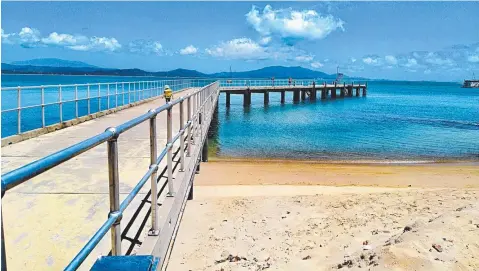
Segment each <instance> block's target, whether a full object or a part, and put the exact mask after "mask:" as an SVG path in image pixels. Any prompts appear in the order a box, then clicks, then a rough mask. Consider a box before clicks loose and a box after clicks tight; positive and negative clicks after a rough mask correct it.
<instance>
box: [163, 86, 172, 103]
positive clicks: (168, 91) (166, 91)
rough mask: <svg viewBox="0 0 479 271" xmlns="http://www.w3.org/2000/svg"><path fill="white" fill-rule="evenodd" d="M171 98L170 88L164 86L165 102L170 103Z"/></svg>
mask: <svg viewBox="0 0 479 271" xmlns="http://www.w3.org/2000/svg"><path fill="white" fill-rule="evenodd" d="M171 98H173V91H171V89H170V86H168V85H166V86H165V100H166V102H167V103H169V102H170V101H171Z"/></svg>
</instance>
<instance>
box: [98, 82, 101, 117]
mask: <svg viewBox="0 0 479 271" xmlns="http://www.w3.org/2000/svg"><path fill="white" fill-rule="evenodd" d="M100 88H101V85H100V83H98V112H100V111H101V97H100V96H101V93H100Z"/></svg>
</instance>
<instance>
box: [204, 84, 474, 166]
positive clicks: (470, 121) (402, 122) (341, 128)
mask: <svg viewBox="0 0 479 271" xmlns="http://www.w3.org/2000/svg"><path fill="white" fill-rule="evenodd" d="M460 86H461V85H460V84H459V83H431V82H429V83H427V82H370V83H369V85H368V87H369V88H368V95H367V97H348V98H344V99H340V98H339V99H336V100H326V101H321V100H318V101H316V102H303V103H299V104H292V102H291V101H292V95H291V94H290V95H289V96H288V95H287V97H286V101H287V103H286V104H284V105H281V104H280V95H279V94H270V104H269V106H266V107H265V106H264V105H263V95H262V94H253V97H252V106H251V107H250V108H248V109H245V108H243V106H242V102H243V100H242V96H239V95H232V96H231V108H230V109H227V108H226V107H225V98H224V94H223V95H222V96H223V97H221V98H220V106H219V112H218V121H219V128H218V134H217V138H215V140H214V141H215V142H216V144H217V145H218V150H217V155H218V156H220V157H221V156H223V157H256V158H287V159H314V160H318V159H319V160H358V159H366V160H410V161H411V160H413V161H423V160H426V161H427V160H441V159H467V160H469V159H470V160H478V159H479V89H463V88H461V87H460Z"/></svg>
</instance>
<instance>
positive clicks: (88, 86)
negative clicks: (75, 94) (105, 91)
mask: <svg viewBox="0 0 479 271" xmlns="http://www.w3.org/2000/svg"><path fill="white" fill-rule="evenodd" d="M86 97H87V101H88V115H90V84H87V89H86Z"/></svg>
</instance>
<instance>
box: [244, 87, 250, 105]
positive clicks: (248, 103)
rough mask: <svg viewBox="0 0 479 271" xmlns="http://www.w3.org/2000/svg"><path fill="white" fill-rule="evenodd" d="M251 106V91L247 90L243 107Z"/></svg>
mask: <svg viewBox="0 0 479 271" xmlns="http://www.w3.org/2000/svg"><path fill="white" fill-rule="evenodd" d="M250 105H251V90H250V89H246V91H245V92H244V98H243V106H250Z"/></svg>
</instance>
